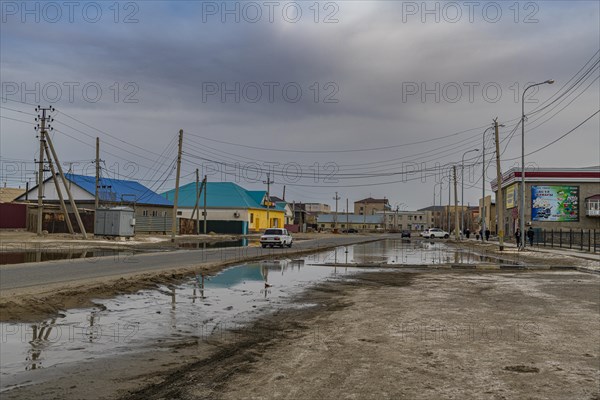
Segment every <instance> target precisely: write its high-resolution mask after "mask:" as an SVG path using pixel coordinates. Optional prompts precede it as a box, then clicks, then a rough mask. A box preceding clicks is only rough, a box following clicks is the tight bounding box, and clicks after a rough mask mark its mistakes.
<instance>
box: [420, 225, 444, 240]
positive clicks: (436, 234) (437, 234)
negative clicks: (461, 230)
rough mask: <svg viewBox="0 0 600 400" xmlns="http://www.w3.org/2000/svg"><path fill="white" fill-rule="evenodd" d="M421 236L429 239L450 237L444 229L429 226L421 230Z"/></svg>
mask: <svg viewBox="0 0 600 400" xmlns="http://www.w3.org/2000/svg"><path fill="white" fill-rule="evenodd" d="M421 236H423V237H424V238H429V239H435V238H444V239H448V238H449V237H450V234H449V233H448V232H446V231H444V230H441V229H440V228H429V229H425V230H424V231H423V232H421Z"/></svg>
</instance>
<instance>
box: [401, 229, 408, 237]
mask: <svg viewBox="0 0 600 400" xmlns="http://www.w3.org/2000/svg"><path fill="white" fill-rule="evenodd" d="M400 237H401V238H410V231H407V230H404V231H402V232H401V233H400Z"/></svg>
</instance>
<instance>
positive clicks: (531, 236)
mask: <svg viewBox="0 0 600 400" xmlns="http://www.w3.org/2000/svg"><path fill="white" fill-rule="evenodd" d="M534 236H535V232H534V231H533V228H532V227H531V226H530V227H529V229H528V230H527V239H529V246H531V247H533V237H534Z"/></svg>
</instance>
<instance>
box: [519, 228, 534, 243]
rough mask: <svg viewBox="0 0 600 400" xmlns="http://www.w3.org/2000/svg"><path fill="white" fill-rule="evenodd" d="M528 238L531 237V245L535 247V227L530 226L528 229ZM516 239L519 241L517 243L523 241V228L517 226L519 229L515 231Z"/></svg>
mask: <svg viewBox="0 0 600 400" xmlns="http://www.w3.org/2000/svg"><path fill="white" fill-rule="evenodd" d="M526 234H527V239H529V246H532V247H533V238H534V237H535V232H534V231H533V228H532V227H531V226H530V227H529V229H527V232H526ZM515 240H516V242H517V245H519V244H520V243H521V229H520V228H517V230H516V231H515Z"/></svg>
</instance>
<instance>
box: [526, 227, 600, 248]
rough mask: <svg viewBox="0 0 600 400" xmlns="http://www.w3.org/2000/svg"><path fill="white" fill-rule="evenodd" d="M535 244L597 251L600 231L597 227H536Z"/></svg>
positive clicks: (599, 246)
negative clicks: (555, 228)
mask: <svg viewBox="0 0 600 400" xmlns="http://www.w3.org/2000/svg"><path fill="white" fill-rule="evenodd" d="M527 244H529V240H528V241H527ZM533 244H534V245H537V246H544V247H562V248H567V249H576V250H582V251H589V252H590V253H596V252H598V251H600V232H599V231H597V230H596V229H568V230H566V229H557V230H553V229H551V230H547V229H536V234H535V236H534V239H533Z"/></svg>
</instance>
